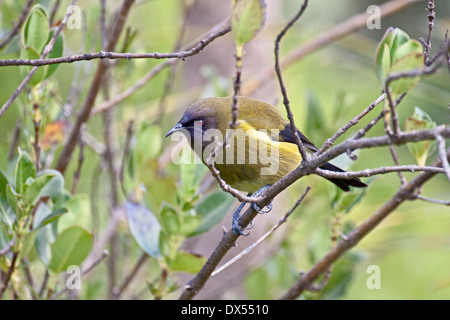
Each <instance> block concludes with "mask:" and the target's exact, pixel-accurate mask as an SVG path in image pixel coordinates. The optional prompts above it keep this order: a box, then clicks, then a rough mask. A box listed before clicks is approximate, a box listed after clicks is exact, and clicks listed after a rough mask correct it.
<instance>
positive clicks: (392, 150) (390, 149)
mask: <svg viewBox="0 0 450 320" xmlns="http://www.w3.org/2000/svg"><path fill="white" fill-rule="evenodd" d="M389 151H390V152H391V156H392V160H394V164H395V165H396V166H400V163H399V161H398V153H397V150H395V147H394V146H392V145H390V146H389ZM397 174H398V177H399V178H400V182H401V184H402V185H404V184H405V183H406V179H405V177H404V176H403V173H402V171H400V170H399V171H397Z"/></svg>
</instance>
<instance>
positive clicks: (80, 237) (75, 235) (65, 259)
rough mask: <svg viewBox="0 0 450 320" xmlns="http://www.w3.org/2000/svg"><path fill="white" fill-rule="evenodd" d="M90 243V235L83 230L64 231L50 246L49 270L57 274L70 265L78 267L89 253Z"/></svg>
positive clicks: (69, 229) (91, 240)
mask: <svg viewBox="0 0 450 320" xmlns="http://www.w3.org/2000/svg"><path fill="white" fill-rule="evenodd" d="M92 242H93V239H92V235H91V234H90V233H89V232H87V231H86V230H84V229H83V228H80V227H77V226H74V227H71V228H68V229H66V230H65V231H64V232H63V233H61V234H60V235H59V237H58V238H56V240H55V242H54V243H53V245H52V258H51V261H50V264H49V269H50V270H51V271H52V272H53V273H56V274H58V273H60V272H62V271H65V270H66V269H67V268H68V267H69V266H71V265H77V266H80V265H81V263H82V262H83V261H84V259H86V257H87V256H88V254H89V252H90V251H91V248H92Z"/></svg>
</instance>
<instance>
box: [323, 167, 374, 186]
mask: <svg viewBox="0 0 450 320" xmlns="http://www.w3.org/2000/svg"><path fill="white" fill-rule="evenodd" d="M320 169H323V170H329V171H335V172H345V170H342V169H341V168H338V167H336V166H335V165H332V164H331V163H325V164H324V165H323V166H321V167H320ZM327 179H328V180H329V181H331V182H333V183H334V184H335V185H337V186H338V187H339V188H341V189H342V190H344V191H350V186H352V187H356V188H365V187H367V184H365V183H364V182H362V181H361V180H359V179H358V178H351V179H340V178H327Z"/></svg>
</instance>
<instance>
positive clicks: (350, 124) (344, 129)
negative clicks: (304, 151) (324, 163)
mask: <svg viewBox="0 0 450 320" xmlns="http://www.w3.org/2000/svg"><path fill="white" fill-rule="evenodd" d="M385 97H386V95H385V94H384V93H383V94H381V95H380V96H379V97H378V98H377V99H375V101H374V102H372V103H371V104H370V105H369V106H368V107H367V108H366V109H365V110H364V111H363V112H361V113H360V114H358V115H357V116H356V117H354V118H353V119H352V120H350V121H349V122H348V123H347V124H346V125H345V126H343V127H341V128H340V129H339V130H338V131H337V132H336V133H335V134H334V135H333V136H332V137H331V138H329V139H327V140H325V142H324V143H323V145H322V147H321V148H320V149H319V150H317V152H316V155H319V154H322V153H323V152H324V151H325V150H327V149H328V148H330V147H331V146H332V145H333V144H334V142H335V141H336V140H337V138H339V137H340V136H341V135H343V134H344V133H345V132H347V130H348V129H350V128H351V127H353V126H355V125H357V124H358V123H359V121H360V120H361V119H362V118H364V117H365V116H366V115H367V114H368V113H369V112H370V111H372V110H373V109H374V108H375V107H376V106H377V105H378V104H379V103H380V102H382V101H383V100H384V99H385Z"/></svg>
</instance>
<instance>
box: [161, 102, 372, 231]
mask: <svg viewBox="0 0 450 320" xmlns="http://www.w3.org/2000/svg"><path fill="white" fill-rule="evenodd" d="M237 101H238V116H237V121H236V125H235V128H234V129H230V123H231V120H232V113H231V104H232V97H208V98H203V99H200V100H198V101H197V102H195V103H193V104H192V105H191V106H189V107H188V108H187V109H186V111H185V112H184V114H183V115H182V117H181V119H180V120H179V121H178V123H177V124H176V125H175V126H173V127H172V128H171V129H170V130H169V131H168V133H167V135H166V137H168V136H170V135H172V134H173V133H175V132H182V133H183V134H184V135H186V136H187V137H188V141H189V143H190V145H191V147H192V149H193V150H194V152H195V153H196V154H197V155H198V156H200V158H201V159H202V161H203V163H205V164H207V163H208V161H211V152H214V154H213V155H214V165H215V167H216V169H217V170H218V171H219V173H220V177H221V178H222V179H223V180H224V181H225V182H226V183H227V184H228V185H230V186H231V187H233V188H235V189H238V190H240V191H246V192H248V195H249V196H250V195H254V196H256V195H259V194H260V193H261V192H262V191H263V190H265V189H267V188H268V187H269V186H271V185H273V184H274V183H276V182H277V181H278V180H280V179H281V178H283V177H284V176H286V175H287V174H288V173H289V172H291V171H293V170H294V169H295V168H297V167H298V166H299V165H300V163H301V161H302V157H301V154H300V152H299V148H298V145H297V143H296V137H295V135H294V131H293V130H292V127H291V125H290V122H289V121H287V120H286V119H285V118H284V117H283V116H282V114H281V112H280V111H279V110H278V109H277V108H276V107H274V106H272V105H271V104H268V103H266V102H263V101H260V100H257V99H253V98H249V97H244V96H238V97H237ZM230 130H231V135H229V132H230ZM297 133H298V136H299V138H300V140H301V141H302V144H303V146H304V147H305V150H306V151H307V152H308V153H309V154H312V153H314V152H316V151H317V150H318V148H317V147H316V146H315V145H314V144H313V143H312V142H311V140H310V139H309V138H308V137H306V136H305V135H304V134H303V133H302V132H301V131H300V130H298V129H297ZM227 134H228V135H227ZM230 137H231V138H230ZM217 146H219V147H217ZM261 146H262V147H261ZM320 168H321V169H323V170H328V171H334V172H345V171H344V170H342V169H341V168H339V167H337V166H335V165H333V164H331V163H325V164H323V165H322V166H320ZM271 169H272V170H271ZM326 179H327V180H329V181H331V182H332V183H334V184H335V185H336V186H337V187H339V188H340V189H342V190H343V191H350V187H356V188H364V187H367V185H366V184H365V183H364V182H362V181H361V180H360V179H359V178H351V179H343V178H326ZM244 204H245V203H244V202H243V203H242V204H241V205H240V206H239V208H238V209H237V210H236V211H235V213H234V214H233V223H232V225H233V231H234V232H236V233H237V234H244V235H246V234H245V233H244V232H243V229H242V228H241V227H240V226H239V223H238V220H239V218H240V215H239V212H240V211H241V210H242V208H243V205H244ZM252 206H253V209H254V210H256V211H260V210H259V208H258V206H256V204H254V203H253V204H252ZM268 209H269V210H268V211H270V209H271V205H269V206H268Z"/></svg>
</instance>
